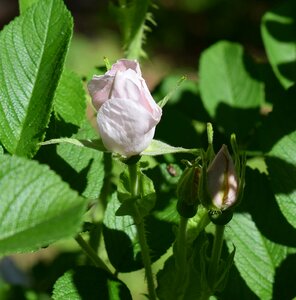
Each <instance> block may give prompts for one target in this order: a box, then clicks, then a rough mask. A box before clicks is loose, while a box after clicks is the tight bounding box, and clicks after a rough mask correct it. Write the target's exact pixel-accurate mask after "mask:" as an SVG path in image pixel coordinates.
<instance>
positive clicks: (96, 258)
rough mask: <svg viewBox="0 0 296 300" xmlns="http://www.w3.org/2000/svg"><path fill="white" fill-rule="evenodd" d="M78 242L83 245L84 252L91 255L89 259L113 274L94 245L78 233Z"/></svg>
mask: <svg viewBox="0 0 296 300" xmlns="http://www.w3.org/2000/svg"><path fill="white" fill-rule="evenodd" d="M75 240H76V242H77V243H78V245H79V246H80V247H81V249H82V250H83V252H84V253H85V254H86V255H87V256H88V257H89V259H90V260H91V261H92V263H93V264H94V265H95V266H96V267H98V268H101V269H104V270H105V271H107V272H108V273H110V274H112V275H113V273H112V272H111V270H110V269H109V268H108V266H107V265H106V264H105V263H104V262H103V260H102V259H101V258H100V257H99V256H98V255H97V253H96V252H95V251H94V249H93V248H92V247H90V245H89V244H88V243H87V242H86V241H85V240H84V239H83V237H82V236H81V235H80V234H78V235H77V236H76V237H75Z"/></svg>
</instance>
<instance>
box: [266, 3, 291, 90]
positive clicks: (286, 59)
mask: <svg viewBox="0 0 296 300" xmlns="http://www.w3.org/2000/svg"><path fill="white" fill-rule="evenodd" d="M295 30H296V4H295V1H286V2H285V3H283V4H281V5H280V6H279V7H277V8H275V9H273V10H271V11H268V12H267V13H265V15H264V16H263V18H262V22H261V34H262V38H263V42H264V46H265V49H266V52H267V56H268V59H269V61H270V63H271V65H272V69H273V71H274V73H275V75H276V77H277V78H278V80H279V81H280V83H281V84H282V86H283V87H285V88H289V87H291V86H292V85H294V84H295V81H296V72H295V64H296V42H295Z"/></svg>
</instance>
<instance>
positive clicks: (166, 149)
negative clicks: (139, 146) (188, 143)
mask: <svg viewBox="0 0 296 300" xmlns="http://www.w3.org/2000/svg"><path fill="white" fill-rule="evenodd" d="M169 153H191V154H194V155H198V154H199V153H200V152H199V150H198V149H185V148H182V147H174V146H170V145H168V144H166V143H164V142H161V141H157V140H152V141H151V143H150V145H149V147H148V148H147V149H145V150H144V151H143V152H142V153H141V155H150V156H156V155H163V154H169Z"/></svg>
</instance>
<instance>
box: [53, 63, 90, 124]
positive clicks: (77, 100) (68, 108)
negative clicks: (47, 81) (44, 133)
mask: <svg viewBox="0 0 296 300" xmlns="http://www.w3.org/2000/svg"><path fill="white" fill-rule="evenodd" d="M53 108H54V111H55V113H56V114H57V115H58V116H60V117H61V118H62V119H63V120H64V121H65V122H67V123H71V124H73V125H77V126H80V125H81V123H82V122H83V120H84V119H85V110H86V99H85V90H84V88H83V85H82V82H81V79H80V78H79V77H78V76H77V75H76V74H75V73H73V72H71V71H69V70H67V69H65V70H64V71H63V73H62V75H61V79H60V82H59V85H58V87H57V90H56V93H55V97H54V105H53Z"/></svg>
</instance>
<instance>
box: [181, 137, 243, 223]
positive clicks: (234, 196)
mask: <svg viewBox="0 0 296 300" xmlns="http://www.w3.org/2000/svg"><path fill="white" fill-rule="evenodd" d="M231 142H232V148H233V155H234V159H233V158H232V157H231V155H230V153H229V151H228V148H227V146H226V145H222V147H221V149H220V150H219V152H218V153H217V154H216V155H215V153H214V151H213V147H212V144H210V145H209V148H208V150H207V152H202V155H201V162H200V163H199V162H195V163H194V164H187V167H186V169H185V171H184V173H183V175H182V176H181V178H180V181H179V183H178V187H177V196H178V204H177V209H178V212H179V213H180V215H182V216H184V217H187V218H190V217H193V216H194V215H195V213H196V211H197V207H198V204H202V205H203V206H204V207H205V208H206V209H207V210H208V211H209V217H210V219H211V221H212V222H214V223H215V224H219V225H225V224H227V223H228V222H229V221H230V220H231V218H232V211H233V208H234V207H235V206H236V205H237V204H238V203H239V201H240V198H241V196H242V190H243V187H244V169H245V160H244V157H243V158H241V157H240V156H239V154H238V151H237V144H236V141H235V137H234V136H232V140H231Z"/></svg>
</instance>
